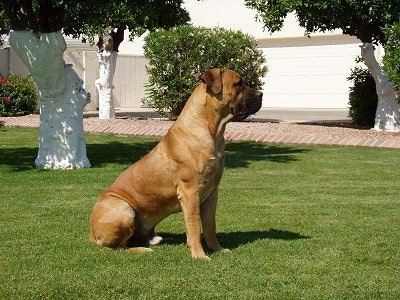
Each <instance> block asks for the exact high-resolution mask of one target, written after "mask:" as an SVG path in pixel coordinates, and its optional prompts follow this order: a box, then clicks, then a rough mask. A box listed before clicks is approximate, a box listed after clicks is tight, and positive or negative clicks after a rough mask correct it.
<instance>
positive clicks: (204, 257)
mask: <svg viewBox="0 0 400 300" xmlns="http://www.w3.org/2000/svg"><path fill="white" fill-rule="evenodd" d="M192 258H194V259H199V260H204V261H211V258H210V257H209V256H207V255H205V254H204V255H192Z"/></svg>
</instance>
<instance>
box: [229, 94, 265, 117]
mask: <svg viewBox="0 0 400 300" xmlns="http://www.w3.org/2000/svg"><path fill="white" fill-rule="evenodd" d="M262 97H263V93H262V92H260V91H257V90H253V89H252V90H251V92H249V93H248V95H247V97H246V98H245V101H244V103H242V104H241V105H240V106H239V107H236V108H235V109H234V111H233V112H232V113H233V115H234V119H236V120H238V121H243V120H244V119H246V118H247V117H248V116H250V115H253V114H255V113H256V112H258V111H259V110H260V109H261V106H262Z"/></svg>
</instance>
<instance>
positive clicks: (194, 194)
mask: <svg viewBox="0 0 400 300" xmlns="http://www.w3.org/2000/svg"><path fill="white" fill-rule="evenodd" d="M201 79H202V82H203V83H200V84H199V86H198V87H197V88H196V89H195V91H194V92H193V94H192V96H191V97H190V98H189V100H188V101H187V103H186V105H185V107H184V109H183V111H182V113H181V115H180V116H179V118H178V119H177V120H176V122H175V123H174V124H173V125H172V126H171V128H170V129H169V131H168V132H167V134H166V135H165V136H164V137H163V139H162V140H161V141H160V142H159V143H158V145H157V146H156V147H155V148H154V149H153V150H152V151H150V152H149V153H148V154H147V155H145V156H144V157H143V158H142V159H140V160H139V161H137V162H136V163H135V164H133V165H132V166H130V167H129V168H128V169H126V170H125V171H124V172H122V173H121V174H120V175H119V177H118V178H117V179H116V180H115V181H114V183H113V184H112V185H111V186H110V187H109V188H108V189H107V190H106V191H105V192H104V193H103V194H102V195H101V196H100V198H99V200H98V201H97V202H96V204H95V205H94V207H93V211H92V214H91V217H90V240H91V241H92V242H94V243H97V244H99V245H103V246H107V247H111V248H117V247H127V246H129V244H132V243H133V242H136V243H138V242H139V243H140V242H141V243H145V244H146V245H147V246H148V245H149V244H157V243H159V242H160V241H161V240H162V238H161V237H159V236H157V235H155V231H154V228H155V226H156V225H157V224H158V223H159V222H160V221H161V220H163V219H164V218H165V217H167V216H168V215H170V214H173V213H177V212H180V211H182V212H183V216H184V220H185V225H186V232H187V243H188V245H189V247H190V251H191V254H192V257H193V258H201V259H209V258H208V256H207V255H206V254H205V253H204V250H203V247H202V245H201V231H202V230H203V236H204V239H205V242H206V244H207V246H208V247H209V248H210V249H211V250H213V251H217V250H223V248H222V247H221V246H220V244H219V243H218V241H217V237H216V226H215V212H216V206H217V197H218V191H217V189H218V184H219V182H220V179H221V176H222V172H223V168H224V148H225V140H224V131H225V125H226V123H228V122H229V121H230V120H231V119H232V118H233V117H236V118H238V119H242V118H245V117H247V116H248V115H250V114H254V113H256V112H257V111H258V110H259V109H260V108H261V101H262V93H261V92H259V91H257V90H254V89H252V88H249V87H247V86H246V85H245V84H244V82H243V79H242V78H241V77H240V76H239V75H238V74H237V73H235V72H234V71H232V70H229V69H212V70H208V71H206V72H205V73H204V74H203V75H202V77H201ZM129 250H131V251H137V252H143V251H151V250H150V249H149V248H144V247H132V248H129Z"/></svg>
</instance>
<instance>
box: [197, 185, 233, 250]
mask: <svg viewBox="0 0 400 300" xmlns="http://www.w3.org/2000/svg"><path fill="white" fill-rule="evenodd" d="M217 200H218V191H217V190H215V191H214V192H213V193H212V194H211V195H210V197H209V198H208V199H207V200H206V201H205V202H204V203H202V204H201V207H200V216H201V223H202V225H203V235H204V239H205V241H206V243H207V246H208V248H210V249H211V250H213V251H220V250H224V251H229V250H228V249H223V248H222V247H221V245H220V244H219V242H218V240H217V230H216V222H215V214H216V211H217Z"/></svg>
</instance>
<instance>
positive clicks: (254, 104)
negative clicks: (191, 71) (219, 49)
mask: <svg viewBox="0 0 400 300" xmlns="http://www.w3.org/2000/svg"><path fill="white" fill-rule="evenodd" d="M201 80H202V81H203V83H205V84H206V85H207V93H209V94H210V95H212V96H213V98H214V99H217V100H218V102H219V105H220V106H223V107H224V108H227V109H228V112H229V113H230V114H231V115H232V118H233V117H234V118H235V119H238V120H244V119H245V118H247V117H248V116H249V115H252V114H255V113H256V112H258V111H259V110H260V108H261V104H262V96H263V94H262V92H260V91H257V90H255V89H252V88H250V87H248V86H247V85H246V84H245V83H244V81H243V79H242V78H241V77H240V76H239V75H238V74H237V73H236V72H234V71H232V70H230V69H211V70H208V71H206V72H204V73H203V75H202V76H201Z"/></svg>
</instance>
